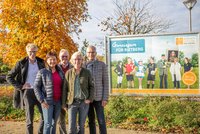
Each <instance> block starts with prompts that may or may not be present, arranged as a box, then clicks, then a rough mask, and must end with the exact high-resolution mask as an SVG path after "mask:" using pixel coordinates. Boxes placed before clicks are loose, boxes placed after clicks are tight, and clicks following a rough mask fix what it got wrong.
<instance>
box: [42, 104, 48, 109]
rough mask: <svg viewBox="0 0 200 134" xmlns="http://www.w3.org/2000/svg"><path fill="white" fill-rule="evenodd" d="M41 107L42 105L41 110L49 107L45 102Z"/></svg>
mask: <svg viewBox="0 0 200 134" xmlns="http://www.w3.org/2000/svg"><path fill="white" fill-rule="evenodd" d="M41 105H42V107H43V108H47V109H48V108H49V105H48V104H47V103H46V102H42V104H41Z"/></svg>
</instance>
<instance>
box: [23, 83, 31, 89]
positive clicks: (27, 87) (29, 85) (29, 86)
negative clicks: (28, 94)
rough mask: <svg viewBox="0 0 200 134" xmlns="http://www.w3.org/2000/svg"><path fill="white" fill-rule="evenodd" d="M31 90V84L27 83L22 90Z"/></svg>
mask: <svg viewBox="0 0 200 134" xmlns="http://www.w3.org/2000/svg"><path fill="white" fill-rule="evenodd" d="M30 88H31V84H30V83H25V84H24V85H23V87H22V89H23V90H24V89H30Z"/></svg>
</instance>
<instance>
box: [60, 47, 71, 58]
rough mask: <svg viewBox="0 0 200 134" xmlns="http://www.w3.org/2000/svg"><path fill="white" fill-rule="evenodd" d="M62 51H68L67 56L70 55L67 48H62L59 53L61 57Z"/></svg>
mask: <svg viewBox="0 0 200 134" xmlns="http://www.w3.org/2000/svg"><path fill="white" fill-rule="evenodd" d="M62 53H66V54H67V56H69V52H68V50H67V49H61V50H60V53H59V57H60V58H61V54H62Z"/></svg>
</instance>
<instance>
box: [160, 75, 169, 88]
mask: <svg viewBox="0 0 200 134" xmlns="http://www.w3.org/2000/svg"><path fill="white" fill-rule="evenodd" d="M167 84H168V83H167V75H165V74H163V75H160V88H166V89H167V88H168V86H167ZM163 85H164V86H163Z"/></svg>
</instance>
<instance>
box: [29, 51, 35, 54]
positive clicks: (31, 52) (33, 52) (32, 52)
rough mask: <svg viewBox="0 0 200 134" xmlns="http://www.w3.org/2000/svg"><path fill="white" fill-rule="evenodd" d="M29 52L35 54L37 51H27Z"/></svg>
mask: <svg viewBox="0 0 200 134" xmlns="http://www.w3.org/2000/svg"><path fill="white" fill-rule="evenodd" d="M28 52H29V53H30V54H35V53H36V52H37V51H28Z"/></svg>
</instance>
